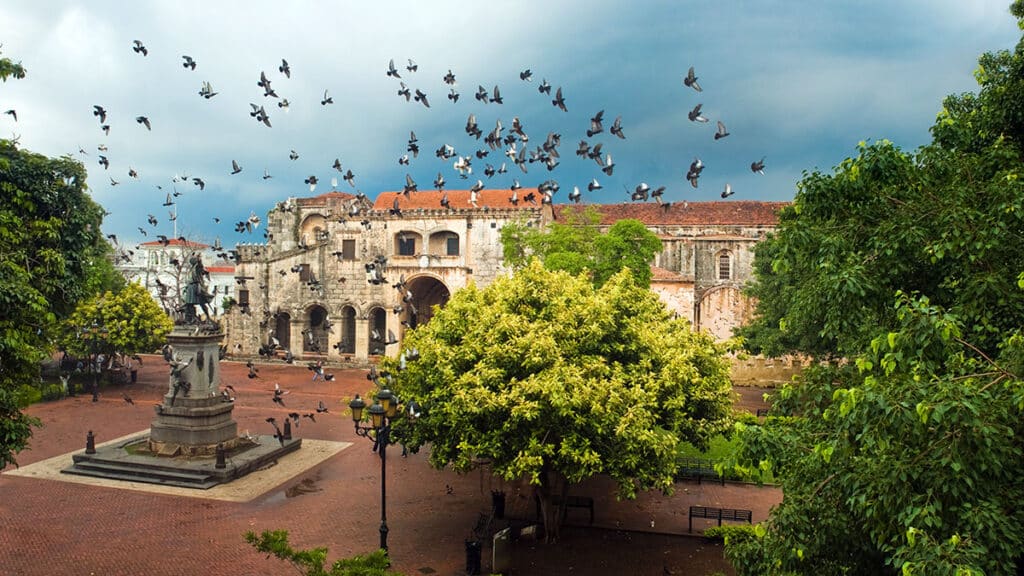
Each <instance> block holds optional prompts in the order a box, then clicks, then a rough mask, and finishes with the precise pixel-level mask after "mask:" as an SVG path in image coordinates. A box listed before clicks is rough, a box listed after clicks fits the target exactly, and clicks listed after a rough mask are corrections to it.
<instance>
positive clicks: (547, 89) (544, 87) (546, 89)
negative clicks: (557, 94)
mask: <svg viewBox="0 0 1024 576" xmlns="http://www.w3.org/2000/svg"><path fill="white" fill-rule="evenodd" d="M537 91H538V92H540V93H541V94H551V84H548V80H547V78H545V79H544V80H542V81H541V83H540V86H537Z"/></svg>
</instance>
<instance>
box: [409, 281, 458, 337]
mask: <svg viewBox="0 0 1024 576" xmlns="http://www.w3.org/2000/svg"><path fill="white" fill-rule="evenodd" d="M405 286H406V289H407V290H408V291H409V292H411V293H412V298H411V300H412V302H411V304H412V305H413V307H415V309H416V312H417V313H416V315H415V316H413V315H412V314H410V313H409V312H410V309H409V306H405V310H404V311H403V312H402V314H401V316H402V321H403V324H402V325H403V326H406V327H409V328H415V327H416V326H417V325H419V324H426V323H427V322H429V321H430V319H431V318H432V317H433V316H434V310H433V308H434V306H444V305H445V304H447V303H448V298H450V297H451V294H452V293H451V290H449V289H448V287H447V286H445V284H444V282H442V281H441V279H440V278H438V277H436V276H434V275H432V274H418V275H416V276H413V277H412V278H409V279H407V280H406V281H405Z"/></svg>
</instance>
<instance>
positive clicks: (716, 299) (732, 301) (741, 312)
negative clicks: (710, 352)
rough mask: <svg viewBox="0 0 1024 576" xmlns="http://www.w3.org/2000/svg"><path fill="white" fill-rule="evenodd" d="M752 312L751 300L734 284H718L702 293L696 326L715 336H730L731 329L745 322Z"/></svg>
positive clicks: (722, 337) (721, 338)
mask: <svg viewBox="0 0 1024 576" xmlns="http://www.w3.org/2000/svg"><path fill="white" fill-rule="evenodd" d="M753 313H754V306H753V302H752V300H751V299H750V298H748V297H746V296H744V295H743V293H742V291H741V290H740V289H739V288H736V287H734V286H719V287H716V288H713V289H710V290H707V291H705V292H704V293H703V295H702V296H701V299H700V303H699V304H698V307H697V322H696V324H697V327H698V328H699V329H701V330H704V331H706V332H710V333H711V334H712V335H713V336H714V337H715V338H717V339H719V340H725V339H727V338H731V337H732V329H733V328H734V327H736V326H742V325H743V324H746V323H747V322H748V321H749V320H750V317H751V316H752V315H753Z"/></svg>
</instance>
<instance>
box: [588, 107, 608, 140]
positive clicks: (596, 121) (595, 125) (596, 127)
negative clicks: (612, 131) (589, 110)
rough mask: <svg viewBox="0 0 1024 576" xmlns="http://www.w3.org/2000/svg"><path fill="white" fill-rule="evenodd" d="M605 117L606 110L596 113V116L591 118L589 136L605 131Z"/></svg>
mask: <svg viewBox="0 0 1024 576" xmlns="http://www.w3.org/2000/svg"><path fill="white" fill-rule="evenodd" d="M603 119H604V110H601V111H599V112H598V113H597V114H594V117H593V118H591V119H590V128H589V129H588V130H587V138H593V137H594V135H595V134H600V133H601V132H604V126H603V125H602V124H601V121H602V120H603Z"/></svg>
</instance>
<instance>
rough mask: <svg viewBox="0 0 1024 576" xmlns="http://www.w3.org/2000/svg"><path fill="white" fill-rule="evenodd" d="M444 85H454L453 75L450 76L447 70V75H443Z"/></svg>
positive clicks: (450, 73) (449, 71)
mask: <svg viewBox="0 0 1024 576" xmlns="http://www.w3.org/2000/svg"><path fill="white" fill-rule="evenodd" d="M444 83H445V84H447V85H449V86H454V85H455V74H452V71H451V70H450V69H449V70H448V73H447V74H445V75H444Z"/></svg>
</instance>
